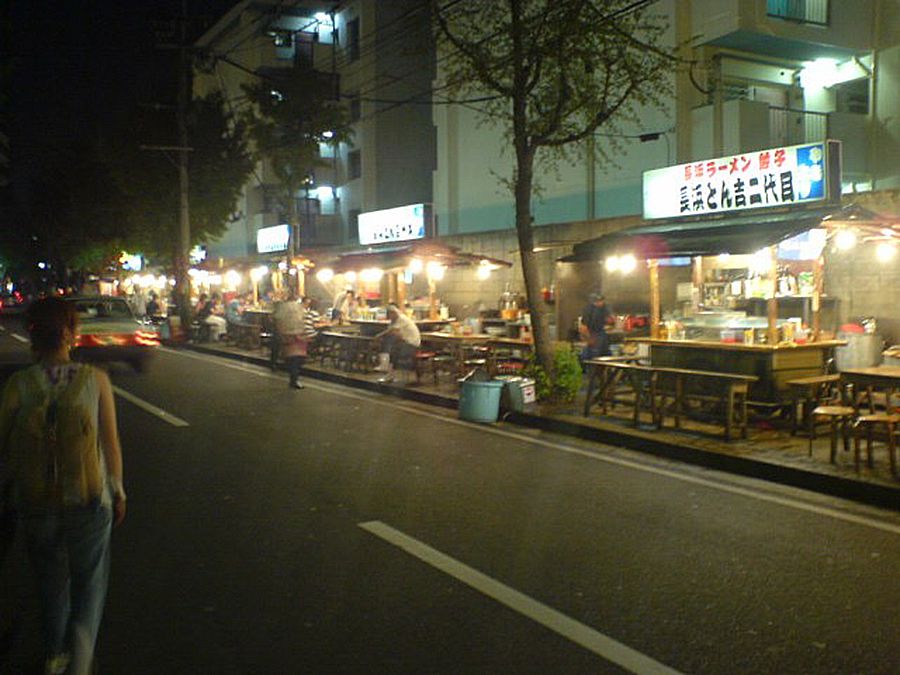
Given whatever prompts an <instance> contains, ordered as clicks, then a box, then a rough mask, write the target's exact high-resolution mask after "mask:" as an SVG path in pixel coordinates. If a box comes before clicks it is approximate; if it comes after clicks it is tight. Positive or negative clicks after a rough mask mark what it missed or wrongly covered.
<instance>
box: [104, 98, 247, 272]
mask: <svg viewBox="0 0 900 675" xmlns="http://www.w3.org/2000/svg"><path fill="white" fill-rule="evenodd" d="M135 119H136V122H133V124H136V128H135V129H132V130H130V131H129V132H127V133H126V132H124V131H122V130H120V131H119V132H118V133H117V134H115V135H114V136H112V137H111V138H110V140H109V142H108V143H107V144H106V146H105V148H104V157H105V159H106V161H107V162H108V163H109V164H110V166H111V167H112V171H113V175H114V178H115V181H114V182H115V186H116V187H117V188H118V189H119V190H120V191H121V193H122V194H123V195H124V197H125V199H126V202H127V212H126V219H125V221H123V225H124V227H123V228H121V231H122V236H121V239H122V242H121V243H122V246H123V247H124V248H126V249H128V250H132V251H141V252H143V253H144V255H146V256H148V257H149V258H151V259H152V260H153V261H154V262H160V263H167V262H170V261H171V259H172V255H173V253H174V243H175V242H177V241H179V230H178V227H179V225H178V208H179V187H178V167H177V157H176V156H175V155H174V153H169V152H161V151H155V150H142V149H140V148H139V147H138V142H137V141H139V142H140V143H142V144H146V145H148V146H152V145H160V146H165V145H168V146H171V145H173V144H175V140H174V137H175V120H174V118H173V116H172V113H171V111H164V112H153V113H148V112H146V111H144V113H143V114H142V115H138V116H137V117H136V118H135ZM135 137H137V138H135ZM188 137H189V139H190V144H191V148H192V150H191V152H190V154H189V158H188V178H189V186H190V193H189V202H190V220H191V244H197V243H200V242H204V241H208V240H210V239H215V238H217V237H219V236H221V235H222V234H223V233H224V232H225V229H226V228H227V226H228V218H229V216H230V215H231V214H232V213H234V211H235V208H236V206H237V203H238V198H239V197H240V194H241V190H242V188H243V185H244V184H245V183H246V182H247V179H248V178H249V177H250V173H251V171H252V170H253V160H252V158H251V155H250V151H249V149H248V141H247V130H246V127H245V126H244V123H243V122H242V121H241V120H239V119H237V118H236V117H235V116H234V115H232V114H231V112H230V111H229V109H228V107H227V106H226V104H225V100H224V97H223V96H222V94H221V93H213V94H210V95H209V96H206V97H203V98H197V99H194V100H193V101H192V102H191V107H190V110H189V113H188Z"/></svg>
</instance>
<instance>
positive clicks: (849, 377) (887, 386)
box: [841, 366, 900, 413]
mask: <svg viewBox="0 0 900 675" xmlns="http://www.w3.org/2000/svg"><path fill="white" fill-rule="evenodd" d="M841 386H842V387H848V388H849V390H850V394H851V403H852V404H853V407H854V408H855V409H856V411H857V413H858V412H859V408H860V405H861V404H862V403H863V402H867V403H868V404H869V412H871V413H874V412H875V393H876V392H879V393H883V394H884V395H885V407H887V408H888V409H889V412H890V408H891V399H892V398H893V397H894V395H895V394H896V393H897V391H898V390H900V366H873V367H871V368H851V369H849V370H844V371H841ZM898 405H900V404H898Z"/></svg>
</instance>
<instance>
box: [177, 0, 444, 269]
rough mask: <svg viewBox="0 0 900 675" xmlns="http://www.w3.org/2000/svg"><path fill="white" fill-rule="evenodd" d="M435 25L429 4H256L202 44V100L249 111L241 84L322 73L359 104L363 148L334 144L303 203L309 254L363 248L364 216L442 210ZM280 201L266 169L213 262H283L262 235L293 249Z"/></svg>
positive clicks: (357, 124)
mask: <svg viewBox="0 0 900 675" xmlns="http://www.w3.org/2000/svg"><path fill="white" fill-rule="evenodd" d="M429 25H430V24H429V14H428V3H427V1H425V0H413V1H410V0H379V1H378V2H374V1H372V0H359V1H357V2H347V3H338V4H335V3H327V2H283V1H281V2H279V1H277V0H262V1H261V0H244V1H242V2H239V3H237V4H236V5H235V6H234V7H233V8H232V9H231V10H230V11H229V12H228V13H227V14H226V15H225V16H223V17H222V18H221V19H220V20H219V21H218V22H217V23H216V24H215V25H214V26H213V27H211V28H210V29H209V30H208V31H207V32H206V33H205V34H204V35H203V36H201V38H200V39H199V40H198V41H197V44H196V46H197V48H198V49H199V50H200V52H201V53H202V54H203V57H202V58H200V59H198V61H197V66H196V68H195V79H194V94H195V95H196V96H202V95H205V94H207V93H208V92H211V91H223V92H224V93H225V95H226V98H227V100H228V101H229V104H230V105H231V106H233V109H234V110H235V111H236V112H240V111H242V110H243V109H245V106H246V105H247V102H246V101H245V100H244V98H243V92H242V90H241V85H243V84H245V83H249V82H256V81H258V80H259V79H260V78H262V79H263V80H264V81H265V80H266V78H270V77H272V78H274V77H284V76H287V77H289V76H290V70H291V69H293V68H297V67H298V66H303V67H308V66H309V65H310V64H311V65H312V66H313V67H314V68H315V69H316V70H317V71H320V72H322V73H327V74H329V75H330V76H331V77H333V78H334V81H335V85H336V87H335V89H336V93H337V95H339V96H340V98H341V100H342V101H343V102H345V103H346V105H347V109H348V111H349V114H350V117H351V121H352V127H353V139H352V141H351V142H350V143H340V144H330V143H322V144H321V146H320V156H321V158H322V159H323V166H322V167H320V168H318V169H316V171H315V174H314V175H313V176H312V180H311V182H310V184H309V186H308V187H307V188H305V189H303V190H301V191H300V192H299V193H298V194H296V195H294V198H295V199H296V200H297V204H296V208H297V213H298V214H299V217H300V228H299V237H298V240H297V242H296V244H297V246H296V249H297V250H301V249H311V248H321V247H323V246H332V245H341V244H345V245H352V244H353V243H355V242H357V241H358V232H357V229H356V219H357V217H358V215H359V213H361V212H364V211H374V210H379V209H385V208H391V207H394V206H403V205H406V204H417V203H430V202H431V201H432V172H433V170H434V166H435V148H434V128H433V123H432V121H431V114H432V113H431V106H430V102H431V100H430V86H431V85H430V83H431V80H432V77H433V54H432V51H433V50H432V49H431V48H430V46H429V45H430V40H429V39H428V36H429ZM278 194H279V191H278V189H277V184H276V179H275V177H274V176H273V175H272V171H271V168H270V167H269V166H267V162H265V161H262V162H261V163H260V164H259V166H257V168H256V171H255V172H254V174H253V177H252V179H251V181H250V182H249V183H248V185H247V186H246V187H245V189H244V191H243V195H242V198H241V201H240V204H239V207H238V209H237V212H236V213H235V214H234V216H233V222H232V223H231V224H230V227H229V229H228V232H227V233H226V234H225V236H224V237H223V238H222V239H221V240H219V241H215V242H209V243H208V248H209V255H210V257H213V258H233V257H244V256H254V255H256V254H257V253H260V252H265V251H266V250H268V252H274V251H272V250H269V249H266V248H265V247H266V246H268V244H265V243H259V244H258V242H257V240H258V238H259V237H260V236H261V235H259V233H260V232H261V231H264V235H263V236H264V238H265V239H266V241H275V242H276V243H275V244H274V245H275V246H276V247H278V246H281V245H282V244H283V243H284V239H283V236H282V231H283V228H284V226H285V225H286V223H287V222H288V219H287V212H288V209H286V208H285V205H284V204H283V200H279V199H278V198H277V197H278ZM280 202H281V203H280ZM271 228H275V230H272V229H271ZM270 235H271V236H270ZM260 246H262V247H263V248H260Z"/></svg>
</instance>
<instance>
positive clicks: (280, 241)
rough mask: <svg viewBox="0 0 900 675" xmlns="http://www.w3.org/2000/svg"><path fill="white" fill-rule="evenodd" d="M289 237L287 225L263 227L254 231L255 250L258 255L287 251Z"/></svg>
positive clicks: (289, 232)
mask: <svg viewBox="0 0 900 675" xmlns="http://www.w3.org/2000/svg"><path fill="white" fill-rule="evenodd" d="M290 236H291V231H290V228H289V227H288V226H287V225H275V226H273V227H264V228H262V229H261V230H257V231H256V250H257V251H259V252H260V253H278V252H279V251H287V247H288V241H289V239H290Z"/></svg>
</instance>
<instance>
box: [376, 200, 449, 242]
mask: <svg viewBox="0 0 900 675" xmlns="http://www.w3.org/2000/svg"><path fill="white" fill-rule="evenodd" d="M432 231H433V219H432V212H431V204H410V205H408V206H398V207H397V208H395V209H384V210H382V211H369V212H367V213H360V214H359V243H360V244H363V245H368V244H387V243H390V242H395V241H409V240H411V239H424V238H425V237H427V236H429V235H430V234H431V232H432Z"/></svg>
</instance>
